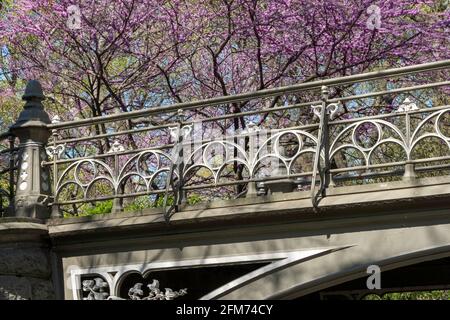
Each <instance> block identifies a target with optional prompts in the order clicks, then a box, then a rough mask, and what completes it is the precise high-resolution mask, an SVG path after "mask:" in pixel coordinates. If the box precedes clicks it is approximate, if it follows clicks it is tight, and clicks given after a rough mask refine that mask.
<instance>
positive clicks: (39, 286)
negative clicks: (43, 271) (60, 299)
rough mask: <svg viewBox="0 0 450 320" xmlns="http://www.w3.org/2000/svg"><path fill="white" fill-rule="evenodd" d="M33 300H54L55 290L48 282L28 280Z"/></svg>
mask: <svg viewBox="0 0 450 320" xmlns="http://www.w3.org/2000/svg"><path fill="white" fill-rule="evenodd" d="M30 283H31V294H32V299H33V300H54V299H55V298H56V297H55V289H54V288H53V285H52V283H51V282H50V281H49V280H41V279H30Z"/></svg>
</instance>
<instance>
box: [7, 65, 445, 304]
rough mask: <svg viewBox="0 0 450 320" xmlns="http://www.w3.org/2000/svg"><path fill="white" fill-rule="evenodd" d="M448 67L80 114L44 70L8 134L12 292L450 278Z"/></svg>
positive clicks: (291, 292) (262, 295)
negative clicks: (46, 82)
mask: <svg viewBox="0 0 450 320" xmlns="http://www.w3.org/2000/svg"><path fill="white" fill-rule="evenodd" d="M449 67H450V61H449V60H446V61H439V62H434V63H427V64H422V65H416V66H410V67H403V68H396V69H388V70H383V71H378V72H371V73H366V74H359V75H353V76H347V77H341V78H332V79H327V80H321V81H317V82H311V83H305V84H299V85H294V86H289V87H282V88H276V89H270V90H264V91H259V92H254V93H248V94H240V95H235V96H229V97H220V98H215V99H211V100H204V101H194V102H189V103H182V104H174V105H167V106H160V107H155V108H148V109H144V110H139V111H131V112H127V113H121V114H112V115H106V116H102V117H97V118H91V119H76V120H71V121H65V122H61V121H60V120H59V118H58V117H53V118H52V119H51V118H50V117H49V115H48V114H47V112H46V111H45V110H44V108H43V105H42V100H43V99H44V98H45V97H44V94H43V92H42V89H41V87H40V85H39V83H38V82H37V81H30V82H29V84H28V86H27V89H26V91H25V94H24V97H23V98H24V100H25V101H26V103H25V107H24V110H23V112H22V113H21V115H20V116H19V119H18V120H17V122H16V123H15V124H14V125H12V126H11V127H10V129H9V131H8V132H6V133H4V134H3V135H2V136H1V139H3V141H4V145H3V146H4V147H3V149H2V150H1V151H0V157H1V158H0V160H1V161H2V167H0V170H1V171H0V174H1V177H2V180H0V182H1V183H2V184H0V187H2V189H1V191H0V198H1V199H0V200H1V201H0V202H1V207H0V212H1V214H2V218H0V299H68V300H73V299H75V300H80V299H93V300H104V299H146V300H161V299H167V300H171V299H177V300H181V299H204V300H209V299H306V300H320V299H322V300H324V299H362V298H363V297H364V296H366V295H367V294H378V295H382V294H384V293H386V292H398V291H415V290H432V289H449V288H450V271H449V270H450V268H449V267H450V174H449V173H450V107H449V105H448V97H449V96H448V92H449V91H448V89H449V84H450V82H449V81H448V80H447V79H448V71H449V70H448V69H449ZM422 74H428V75H429V74H432V77H428V78H429V79H432V80H433V82H431V81H429V82H427V83H425V84H424V83H423V82H422V83H419V84H417V83H415V82H414V79H415V77H416V76H417V77H418V78H419V75H422ZM394 79H395V81H392V80H394ZM364 83H370V84H371V85H370V86H368V87H369V88H370V89H367V87H366V86H363V84H364ZM394 84H395V85H394ZM380 87H384V88H385V90H380V91H377V90H378V89H380ZM231 105H233V106H236V105H239V106H241V107H240V109H239V110H240V111H239V112H237V113H236V112H234V113H229V112H227V111H226V110H228V109H227V108H228V107H229V106H231ZM362 105H364V106H365V107H366V110H368V111H369V112H368V114H363V115H358V114H357V113H356V111H355V110H357V109H359V107H360V106H362ZM198 110H203V113H202V114H209V116H208V117H205V118H204V119H199V118H198V115H199V113H198V112H197V111H198ZM235 110H236V109H235ZM213 111H214V112H213ZM208 112H211V113H208ZM281 115H283V118H282V119H283V121H281V120H280V119H281V118H280V117H281ZM286 115H289V116H286ZM295 117H298V119H300V120H301V121H300V120H298V121H294V118H295ZM131 119H134V121H135V122H134V123H138V122H139V121H141V122H142V123H144V124H145V125H135V126H133V127H127V124H129V123H131V122H130V120H131ZM142 119H146V120H150V121H142ZM236 119H237V121H235V120H236ZM286 119H287V120H286ZM275 120H277V121H278V122H276V121H275ZM149 123H150V124H149ZM274 123H277V127H276V128H273V126H274ZM219 124H220V125H219ZM215 127H220V128H221V130H222V131H221V133H222V135H219V134H218V133H217V131H214V130H212V129H214V128H215ZM206 133H208V134H209V135H207V134H206ZM97 213H99V214H97ZM378 268H379V269H378ZM371 270H375V272H376V271H377V270H379V271H380V273H379V274H377V273H376V274H374V275H373V274H372V273H371V272H370V271H371ZM371 276H378V277H379V278H378V279H379V280H380V282H379V283H377V282H376V281H375V282H373V283H372V282H371V280H370V279H374V278H370V277H371ZM371 283H372V284H375V285H374V286H371V285H370V284H371Z"/></svg>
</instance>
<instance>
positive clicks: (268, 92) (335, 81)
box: [48, 59, 450, 129]
mask: <svg viewBox="0 0 450 320" xmlns="http://www.w3.org/2000/svg"><path fill="white" fill-rule="evenodd" d="M447 67H450V59H448V60H442V61H436V62H430V63H423V64H418V65H413V66H407V67H400V68H391V69H386V70H380V71H372V72H367V73H361V74H357V75H350V76H344V77H337V78H331V79H324V80H317V81H313V82H305V83H300V84H296V85H290V86H284V87H277V88H271V89H264V90H260V91H254V92H248V93H241V94H236V95H232V96H221V97H217V98H212V99H202V100H196V101H190V102H183V103H175V104H170V105H167V106H161V107H157V108H149V109H145V110H136V111H130V112H124V113H119V114H112V115H105V116H97V117H92V118H87V119H81V120H74V121H65V122H59V123H53V124H49V125H48V128H49V129H64V128H76V127H82V126H85V125H94V124H101V123H107V122H111V121H120V120H129V119H133V118H138V117H143V116H149V115H152V114H158V113H165V112H174V111H177V110H179V109H183V110H190V109H194V108H198V107H208V106H213V105H218V104H224V103H233V102H240V101H244V100H249V99H254V98H265V97H271V96H278V95H281V94H288V93H294V92H298V91H302V90H310V89H315V88H321V87H322V86H335V85H343V84H349V83H355V82H361V81H367V80H375V79H384V78H387V77H391V76H401V75H409V74H414V73H419V72H424V71H433V70H439V69H445V68H447Z"/></svg>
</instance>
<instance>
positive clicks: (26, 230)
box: [0, 218, 56, 300]
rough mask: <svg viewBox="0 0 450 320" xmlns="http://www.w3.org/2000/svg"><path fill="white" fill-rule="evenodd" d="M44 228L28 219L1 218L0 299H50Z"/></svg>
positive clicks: (51, 283) (49, 266) (49, 267)
mask: <svg viewBox="0 0 450 320" xmlns="http://www.w3.org/2000/svg"><path fill="white" fill-rule="evenodd" d="M50 259H51V257H50V249H49V240H48V232H47V226H46V225H44V224H41V223H39V220H35V221H34V219H29V218H20V219H18V218H0V300H49V299H50V300H52V299H55V298H56V297H55V288H54V285H53V281H52V273H53V272H52V268H51V265H52V263H51V260H50Z"/></svg>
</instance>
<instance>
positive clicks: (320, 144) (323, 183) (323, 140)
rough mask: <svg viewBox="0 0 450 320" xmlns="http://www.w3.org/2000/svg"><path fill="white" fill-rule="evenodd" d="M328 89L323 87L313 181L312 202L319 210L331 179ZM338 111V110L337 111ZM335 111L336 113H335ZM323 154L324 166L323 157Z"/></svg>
mask: <svg viewBox="0 0 450 320" xmlns="http://www.w3.org/2000/svg"><path fill="white" fill-rule="evenodd" d="M328 95H329V91H328V87H326V86H322V104H321V105H320V106H319V107H320V117H319V121H320V124H319V131H318V134H317V148H316V155H315V159H314V168H313V175H312V179H311V198H312V199H311V200H312V204H313V207H314V208H317V206H318V203H319V198H320V197H324V196H325V192H326V189H327V188H328V187H329V185H330V182H331V181H332V179H331V173H330V150H329V149H330V146H329V138H330V137H329V128H328V121H329V113H328V107H329V105H328ZM335 111H336V110H335ZM335 111H334V112H335ZM322 153H323V166H322V162H321V155H322ZM317 174H319V179H320V184H319V190H318V191H317V192H316V177H317Z"/></svg>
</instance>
